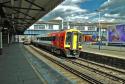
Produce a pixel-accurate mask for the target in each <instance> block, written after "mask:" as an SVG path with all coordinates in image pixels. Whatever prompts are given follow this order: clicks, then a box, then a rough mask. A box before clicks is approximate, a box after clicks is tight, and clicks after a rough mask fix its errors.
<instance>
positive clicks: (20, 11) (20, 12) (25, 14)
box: [13, 9, 35, 20]
mask: <svg viewBox="0 0 125 84" xmlns="http://www.w3.org/2000/svg"><path fill="white" fill-rule="evenodd" d="M13 10H14V11H17V12H19V13H22V14H24V15H26V16H28V17H30V18H32V19H34V20H35V18H34V17H32V16H30V15H28V14H26V13H24V12H21V11H19V10H15V9H13Z"/></svg>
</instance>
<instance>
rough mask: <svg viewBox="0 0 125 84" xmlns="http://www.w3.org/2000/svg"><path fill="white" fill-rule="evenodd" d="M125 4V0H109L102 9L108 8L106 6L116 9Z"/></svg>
mask: <svg viewBox="0 0 125 84" xmlns="http://www.w3.org/2000/svg"><path fill="white" fill-rule="evenodd" d="M124 4H125V0H108V1H106V2H104V3H103V4H102V5H101V7H100V9H106V8H113V9H115V8H116V7H122V6H124Z"/></svg>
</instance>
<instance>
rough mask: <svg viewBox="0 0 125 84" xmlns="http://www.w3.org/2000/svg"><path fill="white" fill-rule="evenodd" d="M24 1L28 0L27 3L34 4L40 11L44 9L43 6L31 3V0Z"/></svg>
mask: <svg viewBox="0 0 125 84" xmlns="http://www.w3.org/2000/svg"><path fill="white" fill-rule="evenodd" d="M25 1H26V2H28V3H30V4H32V5H34V6H36V7H38V8H40V9H41V10H42V11H45V9H44V8H43V7H41V6H39V5H37V4H35V3H33V2H32V1H29V0H25Z"/></svg>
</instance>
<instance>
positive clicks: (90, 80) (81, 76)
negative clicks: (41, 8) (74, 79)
mask: <svg viewBox="0 0 125 84" xmlns="http://www.w3.org/2000/svg"><path fill="white" fill-rule="evenodd" d="M30 47H31V48H32V49H33V50H35V51H36V52H38V53H39V54H42V55H43V53H41V52H40V51H38V50H37V49H36V48H35V47H33V46H30ZM44 57H45V58H46V59H48V60H51V61H52V62H54V63H55V64H57V65H59V66H61V67H63V68H64V69H66V70H67V71H69V72H71V73H73V74H75V75H77V76H78V77H80V78H82V79H83V80H85V81H87V82H88V83H90V84H103V83H102V82H100V81H98V80H95V79H94V78H92V77H90V76H87V75H86V74H83V73H81V72H79V71H78V70H76V69H73V68H72V67H70V66H68V65H66V64H65V63H63V62H62V61H60V60H57V59H55V56H47V55H45V54H44Z"/></svg>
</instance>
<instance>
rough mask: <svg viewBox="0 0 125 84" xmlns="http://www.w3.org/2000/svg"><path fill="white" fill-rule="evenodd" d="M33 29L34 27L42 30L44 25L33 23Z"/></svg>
mask: <svg viewBox="0 0 125 84" xmlns="http://www.w3.org/2000/svg"><path fill="white" fill-rule="evenodd" d="M34 29H36V30H43V29H45V25H43V24H36V25H34Z"/></svg>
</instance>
